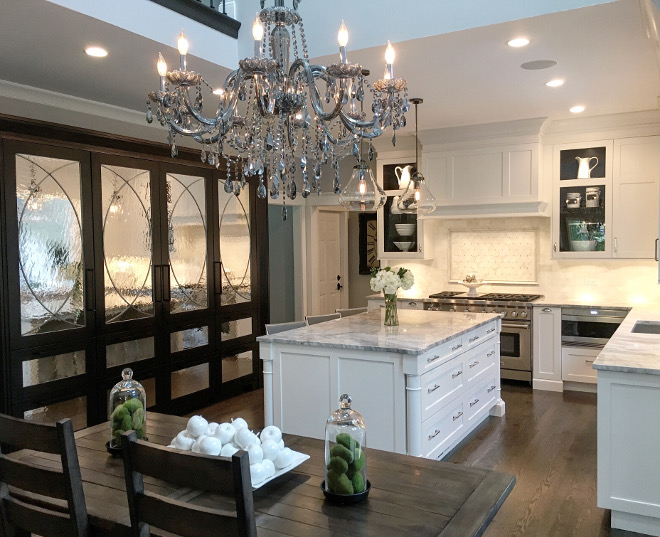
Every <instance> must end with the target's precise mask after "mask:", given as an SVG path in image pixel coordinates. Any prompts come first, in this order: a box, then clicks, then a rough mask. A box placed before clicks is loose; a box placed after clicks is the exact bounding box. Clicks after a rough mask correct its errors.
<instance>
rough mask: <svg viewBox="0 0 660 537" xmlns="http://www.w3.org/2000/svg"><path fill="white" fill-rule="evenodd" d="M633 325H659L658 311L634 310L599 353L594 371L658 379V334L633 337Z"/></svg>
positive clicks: (659, 361)
mask: <svg viewBox="0 0 660 537" xmlns="http://www.w3.org/2000/svg"><path fill="white" fill-rule="evenodd" d="M637 321H657V322H660V308H658V307H652V306H647V307H643V306H639V307H638V306H635V307H634V308H633V309H632V310H631V311H630V313H628V315H627V317H626V318H625V319H624V321H623V322H622V323H621V325H620V326H619V328H618V329H617V331H616V332H615V333H614V335H613V336H612V337H611V338H610V340H609V341H608V342H607V345H605V348H603V350H602V351H600V354H599V355H598V357H597V358H596V360H595V361H594V365H593V367H594V369H600V370H605V371H620V372H623V373H646V374H651V375H660V334H635V333H633V332H632V328H633V326H635V323H636V322H637Z"/></svg>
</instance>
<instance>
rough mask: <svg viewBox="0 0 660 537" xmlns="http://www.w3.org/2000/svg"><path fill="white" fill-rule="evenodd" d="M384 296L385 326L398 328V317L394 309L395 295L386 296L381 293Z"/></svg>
mask: <svg viewBox="0 0 660 537" xmlns="http://www.w3.org/2000/svg"><path fill="white" fill-rule="evenodd" d="M383 295H384V296H385V326H399V315H398V312H397V309H396V293H391V294H388V293H386V292H385V291H383Z"/></svg>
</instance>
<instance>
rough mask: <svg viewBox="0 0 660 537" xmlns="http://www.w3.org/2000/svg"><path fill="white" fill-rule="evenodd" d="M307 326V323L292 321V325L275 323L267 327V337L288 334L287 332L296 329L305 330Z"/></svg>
mask: <svg viewBox="0 0 660 537" xmlns="http://www.w3.org/2000/svg"><path fill="white" fill-rule="evenodd" d="M304 326H307V323H306V322H305V321H292V322H290V323H273V324H267V325H266V335H268V336H272V335H273V334H279V333H280V332H286V331H287V330H293V329H294V328H303V327H304Z"/></svg>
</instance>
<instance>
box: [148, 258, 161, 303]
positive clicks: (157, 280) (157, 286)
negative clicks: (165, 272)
mask: <svg viewBox="0 0 660 537" xmlns="http://www.w3.org/2000/svg"><path fill="white" fill-rule="evenodd" d="M151 270H152V271H153V273H154V302H162V300H163V278H162V273H161V271H160V265H152V266H151Z"/></svg>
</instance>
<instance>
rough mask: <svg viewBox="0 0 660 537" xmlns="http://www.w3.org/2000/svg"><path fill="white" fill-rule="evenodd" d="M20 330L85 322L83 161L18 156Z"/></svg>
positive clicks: (51, 328) (48, 329)
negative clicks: (80, 162)
mask: <svg viewBox="0 0 660 537" xmlns="http://www.w3.org/2000/svg"><path fill="white" fill-rule="evenodd" d="M16 204H17V209H18V255H19V277H20V288H19V292H20V300H21V334H22V335H33V334H38V333H44V332H55V331H58V330H69V329H72V328H78V327H81V326H84V324H85V312H84V303H83V296H84V294H83V272H84V267H83V250H82V228H81V223H80V206H81V202H80V164H79V163H78V162H75V161H70V160H61V159H55V158H47V157H40V156H34V155H20V154H19V155H16Z"/></svg>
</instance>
